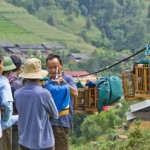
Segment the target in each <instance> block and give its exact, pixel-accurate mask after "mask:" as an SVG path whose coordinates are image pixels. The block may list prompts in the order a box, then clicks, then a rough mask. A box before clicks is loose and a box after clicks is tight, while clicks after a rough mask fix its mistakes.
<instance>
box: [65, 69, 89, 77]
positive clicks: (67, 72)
mask: <svg viewBox="0 0 150 150" xmlns="http://www.w3.org/2000/svg"><path fill="white" fill-rule="evenodd" d="M63 72H64V73H66V74H68V75H70V76H72V77H78V76H81V75H87V74H89V72H86V71H66V70H64V71H63Z"/></svg>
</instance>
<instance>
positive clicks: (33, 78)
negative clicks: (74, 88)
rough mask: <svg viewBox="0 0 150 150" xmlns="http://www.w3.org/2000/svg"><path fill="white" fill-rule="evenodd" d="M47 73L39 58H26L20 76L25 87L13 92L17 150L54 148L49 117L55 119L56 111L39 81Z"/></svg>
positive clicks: (49, 149)
mask: <svg viewBox="0 0 150 150" xmlns="http://www.w3.org/2000/svg"><path fill="white" fill-rule="evenodd" d="M47 74H48V72H47V71H46V70H42V69H41V61H40V60H39V59H36V58H31V59H28V60H27V61H26V63H25V64H24V68H23V71H22V73H21V74H20V75H19V77H22V78H25V79H26V83H25V86H24V87H22V88H21V89H18V90H16V91H15V93H14V100H15V105H16V108H17V110H18V114H19V119H18V132H19V142H18V143H19V149H20V150H54V149H55V147H54V146H55V139H54V135H53V130H52V126H51V123H50V120H55V119H58V111H57V108H56V106H55V104H54V101H53V98H52V96H51V94H50V92H49V91H48V90H46V89H44V88H43V87H42V86H41V84H40V79H41V78H44V77H46V76H47Z"/></svg>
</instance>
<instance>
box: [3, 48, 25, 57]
mask: <svg viewBox="0 0 150 150" xmlns="http://www.w3.org/2000/svg"><path fill="white" fill-rule="evenodd" d="M4 49H5V51H6V52H7V53H8V55H9V56H11V55H17V56H19V57H23V53H22V52H21V51H20V50H19V49H18V48H15V47H5V48H4Z"/></svg>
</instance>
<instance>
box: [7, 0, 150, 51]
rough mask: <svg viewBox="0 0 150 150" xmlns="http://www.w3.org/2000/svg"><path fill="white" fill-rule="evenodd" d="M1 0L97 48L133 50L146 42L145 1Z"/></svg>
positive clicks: (148, 18)
mask: <svg viewBox="0 0 150 150" xmlns="http://www.w3.org/2000/svg"><path fill="white" fill-rule="evenodd" d="M5 1H7V2H9V3H11V4H14V5H15V6H19V7H24V8H25V9H26V10H28V12H29V13H30V14H33V15H35V16H36V17H37V18H39V19H41V20H43V21H45V22H47V23H48V24H49V25H52V26H54V27H57V29H59V30H61V31H64V32H67V33H73V34H74V35H77V36H80V38H81V39H84V41H86V42H87V43H89V44H91V45H93V46H95V47H97V48H103V49H105V50H115V51H123V50H126V49H129V50H131V51H132V52H135V51H136V49H140V48H142V47H143V46H144V45H146V44H148V43H149V41H150V34H149V33H150V30H149V23H150V1H148V0H142V1H141V0H134V1H129V0H107V1H106V0H105V1H104V0H5ZM79 41H80V40H79ZM83 46H84V45H83ZM85 49H86V47H85Z"/></svg>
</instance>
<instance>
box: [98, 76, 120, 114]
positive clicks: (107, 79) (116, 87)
mask: <svg viewBox="0 0 150 150" xmlns="http://www.w3.org/2000/svg"><path fill="white" fill-rule="evenodd" d="M96 87H97V89H98V111H99V112H100V111H101V110H102V107H103V106H106V105H111V104H112V103H114V102H116V101H118V100H119V99H120V98H121V97H122V96H123V90H122V81H121V79H120V78H119V77H117V76H104V77H101V78H99V79H98V80H97V81H96Z"/></svg>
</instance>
